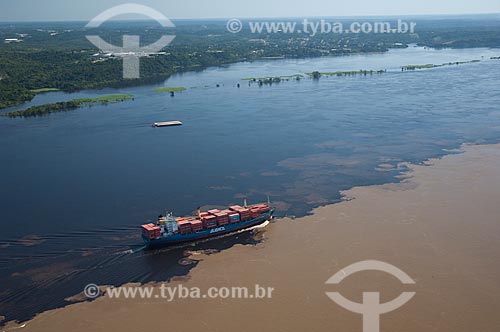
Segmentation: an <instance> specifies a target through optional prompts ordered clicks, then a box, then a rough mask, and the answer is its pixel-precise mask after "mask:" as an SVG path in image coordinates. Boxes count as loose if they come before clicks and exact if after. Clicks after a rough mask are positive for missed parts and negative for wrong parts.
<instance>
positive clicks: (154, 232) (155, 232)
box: [141, 224, 160, 240]
mask: <svg viewBox="0 0 500 332" xmlns="http://www.w3.org/2000/svg"><path fill="white" fill-rule="evenodd" d="M141 229H142V235H144V236H145V237H147V238H148V239H151V240H152V239H156V238H157V237H160V227H158V226H156V225H155V224H145V225H142V226H141Z"/></svg>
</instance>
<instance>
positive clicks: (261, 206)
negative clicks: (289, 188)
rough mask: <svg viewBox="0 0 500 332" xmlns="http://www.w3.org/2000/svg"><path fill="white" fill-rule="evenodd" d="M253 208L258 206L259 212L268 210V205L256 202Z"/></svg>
mask: <svg viewBox="0 0 500 332" xmlns="http://www.w3.org/2000/svg"><path fill="white" fill-rule="evenodd" d="M253 208H258V210H259V212H260V213H266V212H269V206H267V204H257V205H254V206H253Z"/></svg>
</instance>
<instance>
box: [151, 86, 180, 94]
mask: <svg viewBox="0 0 500 332" xmlns="http://www.w3.org/2000/svg"><path fill="white" fill-rule="evenodd" d="M185 90H186V88H185V87H183V86H164V87H161V88H156V89H155V91H156V92H170V93H172V92H182V91H185Z"/></svg>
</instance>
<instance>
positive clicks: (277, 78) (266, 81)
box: [243, 74, 304, 86]
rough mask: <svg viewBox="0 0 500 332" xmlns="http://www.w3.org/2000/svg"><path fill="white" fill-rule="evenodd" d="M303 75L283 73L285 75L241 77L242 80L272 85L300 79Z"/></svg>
mask: <svg viewBox="0 0 500 332" xmlns="http://www.w3.org/2000/svg"><path fill="white" fill-rule="evenodd" d="M303 77H304V75H302V74H295V75H285V76H274V77H273V76H269V77H247V78H243V80H244V81H249V82H250V83H257V84H259V85H260V86H262V85H264V84H267V85H272V84H274V83H280V82H282V81H289V80H296V81H300V80H301V79H302V78H303Z"/></svg>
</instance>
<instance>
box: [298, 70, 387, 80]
mask: <svg viewBox="0 0 500 332" xmlns="http://www.w3.org/2000/svg"><path fill="white" fill-rule="evenodd" d="M385 72H386V70H353V71H332V72H319V71H314V72H312V73H307V75H309V76H310V77H312V78H315V79H318V78H320V77H321V76H326V77H329V76H339V77H340V76H356V75H365V76H366V75H373V74H383V73H385Z"/></svg>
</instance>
